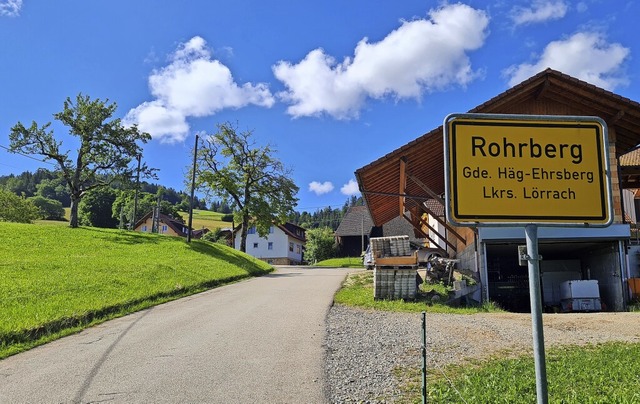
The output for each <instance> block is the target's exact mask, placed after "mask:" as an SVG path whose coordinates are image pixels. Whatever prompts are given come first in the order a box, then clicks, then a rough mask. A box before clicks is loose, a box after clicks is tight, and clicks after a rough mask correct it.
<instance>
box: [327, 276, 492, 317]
mask: <svg viewBox="0 0 640 404" xmlns="http://www.w3.org/2000/svg"><path fill="white" fill-rule="evenodd" d="M334 301H335V302H336V303H339V304H344V305H348V306H356V307H362V308H365V309H374V310H388V311H402V312H410V313H419V312H422V311H426V312H429V313H457V314H472V313H478V312H488V311H489V312H491V311H500V309H499V308H497V307H495V306H493V305H492V304H485V305H482V306H479V307H451V306H447V305H445V304H437V303H431V302H430V301H427V299H426V296H425V295H422V294H420V293H419V294H418V298H417V299H416V300H415V301H404V300H375V299H374V298H373V271H363V272H357V273H353V274H350V275H349V276H348V277H347V279H346V281H345V282H344V284H343V285H342V288H340V290H339V291H338V293H336V295H335V297H334Z"/></svg>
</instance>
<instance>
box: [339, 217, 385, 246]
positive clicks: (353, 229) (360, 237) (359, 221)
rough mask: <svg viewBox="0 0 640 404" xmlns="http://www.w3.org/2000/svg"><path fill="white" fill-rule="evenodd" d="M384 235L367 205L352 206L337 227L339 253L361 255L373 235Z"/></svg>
mask: <svg viewBox="0 0 640 404" xmlns="http://www.w3.org/2000/svg"><path fill="white" fill-rule="evenodd" d="M380 236H382V230H381V228H378V227H375V226H374V225H373V221H372V220H371V215H370V214H369V209H367V207H366V206H351V207H350V208H349V209H348V210H347V213H346V214H345V215H344V217H343V218H342V221H341V222H340V225H339V226H338V228H337V229H336V232H335V237H336V243H337V245H338V254H339V255H340V256H343V257H359V256H360V254H362V252H363V251H364V250H365V249H366V248H367V246H368V245H369V239H370V238H371V237H380Z"/></svg>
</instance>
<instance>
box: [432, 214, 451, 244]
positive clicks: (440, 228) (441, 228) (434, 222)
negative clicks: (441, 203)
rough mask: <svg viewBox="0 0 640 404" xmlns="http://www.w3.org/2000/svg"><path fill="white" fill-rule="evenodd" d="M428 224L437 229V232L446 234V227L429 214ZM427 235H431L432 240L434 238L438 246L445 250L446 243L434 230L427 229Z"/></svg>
mask: <svg viewBox="0 0 640 404" xmlns="http://www.w3.org/2000/svg"><path fill="white" fill-rule="evenodd" d="M429 225H430V226H431V227H433V228H434V229H436V230H438V233H440V234H442V235H443V236H446V234H447V229H446V228H445V227H444V226H443V225H442V223H440V222H438V221H437V220H436V219H434V218H433V216H431V215H429ZM429 237H431V238H432V239H433V240H436V241H437V242H438V246H439V247H440V248H442V249H443V250H445V251H446V250H447V243H445V242H444V240H443V239H442V238H440V237H439V236H438V235H437V234H436V233H435V232H434V231H432V230H429ZM429 244H433V243H432V242H429ZM430 247H435V246H430Z"/></svg>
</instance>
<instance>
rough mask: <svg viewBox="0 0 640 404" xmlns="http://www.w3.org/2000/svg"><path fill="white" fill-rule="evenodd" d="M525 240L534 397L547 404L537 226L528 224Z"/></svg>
mask: <svg viewBox="0 0 640 404" xmlns="http://www.w3.org/2000/svg"><path fill="white" fill-rule="evenodd" d="M524 232H525V235H526V239H527V261H528V262H529V263H528V265H527V266H528V268H529V298H530V301H531V325H532V329H533V358H534V361H535V368H536V395H537V397H538V404H547V402H548V401H549V398H548V393H547V366H546V362H545V353H544V332H543V326H542V300H541V297H540V296H541V293H540V259H541V257H540V255H539V254H538V226H537V225H535V224H528V225H526V226H525V228H524Z"/></svg>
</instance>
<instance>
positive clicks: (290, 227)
mask: <svg viewBox="0 0 640 404" xmlns="http://www.w3.org/2000/svg"><path fill="white" fill-rule="evenodd" d="M275 226H276V227H277V228H279V229H280V230H282V231H283V232H284V233H285V234H286V235H287V236H289V237H293V238H295V239H297V240H300V241H302V242H303V243H306V242H307V238H306V231H307V230H306V229H305V228H304V227H300V226H298V225H296V224H293V223H289V222H286V223H285V224H278V225H275ZM241 228H242V225H238V226H236V227H235V228H234V229H233V232H234V233H237V232H238V231H240V229H241Z"/></svg>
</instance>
